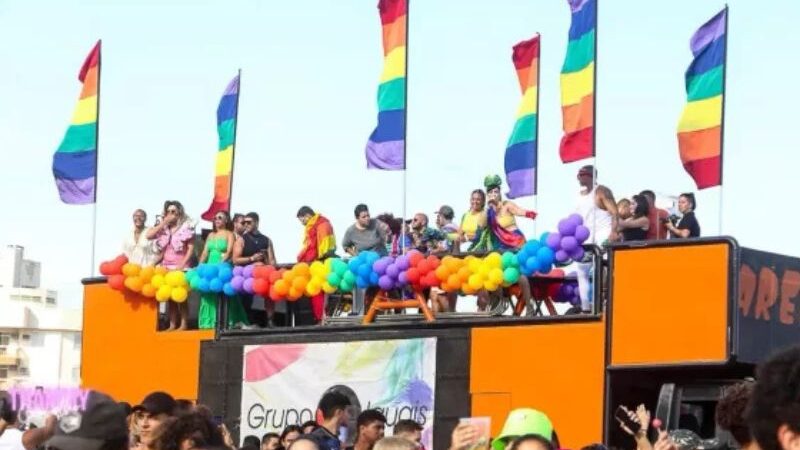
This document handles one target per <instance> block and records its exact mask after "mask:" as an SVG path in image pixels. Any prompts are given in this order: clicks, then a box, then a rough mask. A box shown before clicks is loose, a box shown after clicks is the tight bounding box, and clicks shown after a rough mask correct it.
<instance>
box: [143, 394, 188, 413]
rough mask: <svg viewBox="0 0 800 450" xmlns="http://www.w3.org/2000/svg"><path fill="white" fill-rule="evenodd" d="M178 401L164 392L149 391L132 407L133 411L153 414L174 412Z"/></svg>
mask: <svg viewBox="0 0 800 450" xmlns="http://www.w3.org/2000/svg"><path fill="white" fill-rule="evenodd" d="M177 407H178V402H176V401H175V399H174V398H172V396H171V395H169V394H167V393H166V392H151V393H150V394H148V395H147V397H145V398H144V400H142V403H141V404H139V405H136V406H134V407H133V412H137V411H145V412H149V413H150V414H153V415H158V414H167V415H170V416H171V415H173V414H175V409H176V408H177Z"/></svg>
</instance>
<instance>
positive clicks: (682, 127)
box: [678, 7, 728, 189]
mask: <svg viewBox="0 0 800 450" xmlns="http://www.w3.org/2000/svg"><path fill="white" fill-rule="evenodd" d="M727 19H728V8H727V7H725V9H723V10H722V11H720V12H719V13H717V15H715V16H714V17H713V18H712V19H711V20H709V21H708V22H706V23H705V24H703V26H701V27H700V29H698V30H697V31H696V32H695V33H694V35H693V36H692V40H691V43H690V47H691V49H692V54H693V55H694V60H693V61H692V63H691V64H690V65H689V69H687V70H686V96H687V100H688V103H687V104H686V107H685V108H684V109H683V114H682V115H681V119H680V122H678V148H679V149H680V155H681V162H682V163H683V167H684V169H686V172H688V173H689V175H690V176H691V177H692V178H693V179H694V182H695V183H696V184H697V188H698V189H704V188H707V187H712V186H719V185H721V184H722V129H723V117H724V114H723V107H724V104H725V103H724V101H723V96H724V94H725V53H726V50H727V41H728V39H727V31H728V20H727Z"/></svg>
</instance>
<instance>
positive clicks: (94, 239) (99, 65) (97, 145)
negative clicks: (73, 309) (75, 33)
mask: <svg viewBox="0 0 800 450" xmlns="http://www.w3.org/2000/svg"><path fill="white" fill-rule="evenodd" d="M102 70H103V40H102V39H98V40H97V122H96V123H95V127H94V142H95V146H94V170H95V173H94V201H93V202H92V261H91V264H92V265H91V267H89V276H92V277H93V276H94V274H95V268H96V267H97V264H95V255H96V246H97V186H98V180H99V177H98V176H99V174H100V165H99V164H98V161H99V155H100V83H101V81H102V79H103V77H102V76H101V75H102Z"/></svg>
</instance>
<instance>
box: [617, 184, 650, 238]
mask: <svg viewBox="0 0 800 450" xmlns="http://www.w3.org/2000/svg"><path fill="white" fill-rule="evenodd" d="M621 202H622V201H620V203H621ZM617 207H619V203H618V204H617ZM649 214H650V204H649V202H648V201H647V199H646V198H645V197H644V196H642V195H634V196H633V202H628V210H627V211H624V216H623V213H620V214H619V216H620V218H621V219H622V220H618V225H617V230H618V231H619V232H620V233H621V234H622V240H623V241H625V242H628V241H644V240H646V239H647V230H649V229H650V219H648V217H649Z"/></svg>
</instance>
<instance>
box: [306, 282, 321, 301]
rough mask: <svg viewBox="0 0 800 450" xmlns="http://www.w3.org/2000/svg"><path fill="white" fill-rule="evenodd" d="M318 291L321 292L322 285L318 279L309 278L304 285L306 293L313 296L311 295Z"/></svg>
mask: <svg viewBox="0 0 800 450" xmlns="http://www.w3.org/2000/svg"><path fill="white" fill-rule="evenodd" d="M320 292H322V285H321V284H320V283H319V282H318V281H316V280H311V281H309V282H308V284H307V285H306V293H307V294H308V295H310V296H312V297H313V296H315V295H317V294H319V293H320Z"/></svg>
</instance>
